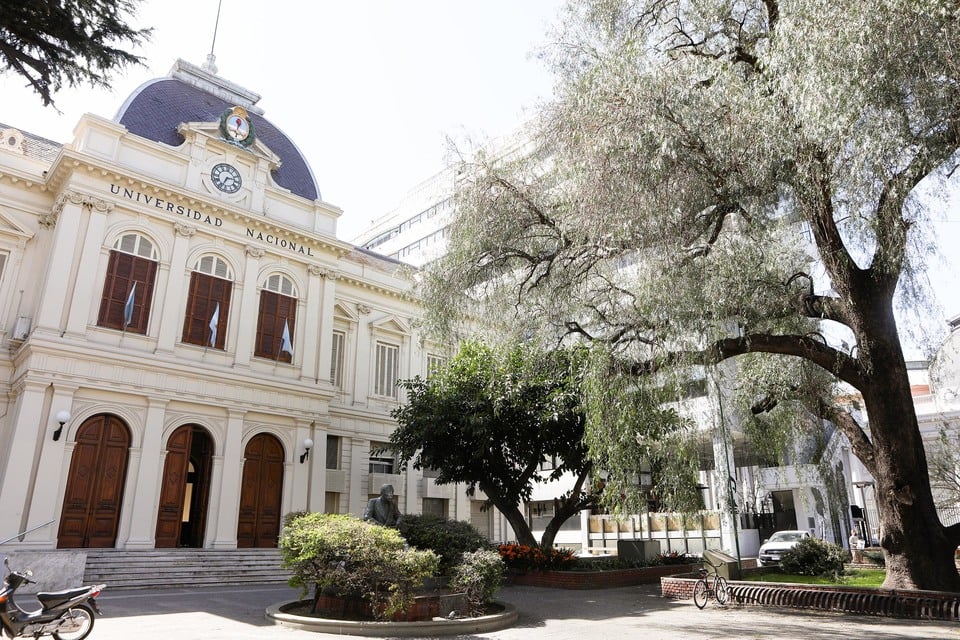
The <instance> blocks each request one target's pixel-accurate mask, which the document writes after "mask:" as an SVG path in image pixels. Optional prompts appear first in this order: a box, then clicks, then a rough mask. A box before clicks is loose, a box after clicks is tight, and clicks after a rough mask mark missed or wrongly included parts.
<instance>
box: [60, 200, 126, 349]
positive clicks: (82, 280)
mask: <svg viewBox="0 0 960 640" xmlns="http://www.w3.org/2000/svg"><path fill="white" fill-rule="evenodd" d="M112 209H113V205H111V204H108V203H101V202H99V201H97V202H96V203H93V204H91V205H89V206H87V210H88V211H89V212H90V215H89V221H88V222H87V232H86V236H85V237H84V239H83V249H82V250H81V252H80V262H79V264H78V265H77V272H76V275H75V277H76V280H75V281H74V284H73V297H72V299H71V301H70V310H69V316H68V317H67V333H69V334H73V335H75V336H81V335H83V334H84V333H86V330H87V323H88V322H89V321H90V316H91V315H92V314H91V312H90V307H91V306H93V305H99V300H100V296H101V289H102V288H103V282H102V281H101V280H98V279H97V278H98V277H99V274H98V273H97V265H98V264H99V263H100V256H101V251H102V249H103V239H104V238H103V235H104V230H105V229H106V226H107V213H109V212H110V211H111V210H112ZM54 255H55V254H54ZM98 285H99V288H98Z"/></svg>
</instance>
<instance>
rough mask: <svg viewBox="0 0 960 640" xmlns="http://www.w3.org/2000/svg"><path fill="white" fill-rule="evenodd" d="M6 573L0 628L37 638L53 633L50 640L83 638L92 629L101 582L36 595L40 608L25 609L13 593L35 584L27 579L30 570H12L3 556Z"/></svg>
mask: <svg viewBox="0 0 960 640" xmlns="http://www.w3.org/2000/svg"><path fill="white" fill-rule="evenodd" d="M3 566H4V567H6V569H7V576H6V577H5V578H4V579H3V588H2V589H0V627H2V629H3V631H4V632H5V633H6V634H7V635H8V636H9V637H11V638H39V637H41V636H53V638H54V640H83V638H86V637H87V636H88V635H90V632H91V631H92V630H93V614H94V612H96V613H97V614H98V615H103V614H101V613H100V607H98V606H97V600H96V598H97V596H98V595H100V592H101V591H103V589H104V587H106V586H107V585H105V584H98V585H91V586H85V587H77V588H75V589H64V590H63V591H48V592H43V591H41V592H39V593H37V594H36V598H37V600H39V601H40V608H39V609H37V610H36V611H27V610H25V609H22V608H20V606H19V605H17V603H16V602H15V601H14V597H13V596H14V592H16V590H17V589H19V588H20V587H21V586H23V585H25V584H37V583H36V582H35V581H33V580H31V579H30V578H32V577H33V572H32V571H30V570H29V569H27V570H24V571H12V570H11V569H10V563H9V562H8V561H7V558H4V559H3Z"/></svg>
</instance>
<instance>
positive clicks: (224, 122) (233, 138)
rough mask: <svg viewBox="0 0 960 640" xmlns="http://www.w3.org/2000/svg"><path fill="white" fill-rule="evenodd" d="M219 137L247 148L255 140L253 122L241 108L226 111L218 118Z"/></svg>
mask: <svg viewBox="0 0 960 640" xmlns="http://www.w3.org/2000/svg"><path fill="white" fill-rule="evenodd" d="M220 135H221V136H223V139H224V140H226V141H227V142H232V143H234V144H238V145H240V146H241V147H249V146H250V145H251V144H253V141H254V140H256V134H255V133H254V131H253V120H251V119H250V115H249V114H248V113H247V110H246V109H244V108H243V107H233V108H231V109H227V110H226V111H224V112H223V115H221V116H220Z"/></svg>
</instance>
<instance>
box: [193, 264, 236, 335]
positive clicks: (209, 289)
mask: <svg viewBox="0 0 960 640" xmlns="http://www.w3.org/2000/svg"><path fill="white" fill-rule="evenodd" d="M232 292H233V282H231V281H230V280H224V279H223V278H216V277H214V276H210V275H207V274H205V273H200V272H199V271H194V272H193V273H192V274H190V291H189V294H188V297H187V308H186V310H185V312H184V319H183V338H182V340H183V342H186V343H189V344H196V345H200V346H204V347H207V346H212V347H213V348H215V349H223V348H224V345H225V344H226V334H227V318H228V317H229V315H230V296H231V294H232ZM218 304H219V305H220V316H219V319H218V322H217V340H216V343H215V344H214V345H211V344H210V320H211V319H212V318H213V313H214V311H216V308H217V305H218Z"/></svg>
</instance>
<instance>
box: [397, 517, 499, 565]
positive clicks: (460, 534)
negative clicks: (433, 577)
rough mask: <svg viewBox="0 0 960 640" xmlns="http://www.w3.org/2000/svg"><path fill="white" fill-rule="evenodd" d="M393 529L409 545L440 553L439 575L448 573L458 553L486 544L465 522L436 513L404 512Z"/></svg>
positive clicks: (484, 546) (487, 544) (481, 536)
mask: <svg viewBox="0 0 960 640" xmlns="http://www.w3.org/2000/svg"><path fill="white" fill-rule="evenodd" d="M397 528H398V530H399V531H400V535H402V536H403V537H404V538H405V539H406V541H407V542H408V543H409V544H410V546H411V547H416V548H417V549H429V550H430V551H433V552H434V553H436V554H437V555H438V556H440V575H445V576H447V575H450V574H451V572H452V571H453V568H454V567H455V566H456V565H457V563H459V562H460V556H461V555H463V554H464V553H466V552H468V551H476V550H477V549H484V548H487V547H489V546H490V543H489V542H488V541H487V539H486V538H485V537H483V534H481V533H480V532H479V531H477V530H476V528H474V526H473V525H471V524H470V523H469V522H460V521H458V520H448V519H447V518H441V517H440V516H429V515H422V516H415V515H406V516H404V517H403V520H401V521H400V524H399V525H398V527H397Z"/></svg>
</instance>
